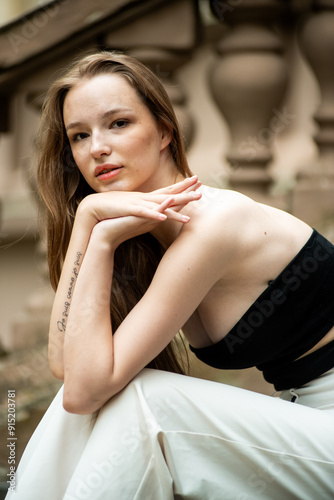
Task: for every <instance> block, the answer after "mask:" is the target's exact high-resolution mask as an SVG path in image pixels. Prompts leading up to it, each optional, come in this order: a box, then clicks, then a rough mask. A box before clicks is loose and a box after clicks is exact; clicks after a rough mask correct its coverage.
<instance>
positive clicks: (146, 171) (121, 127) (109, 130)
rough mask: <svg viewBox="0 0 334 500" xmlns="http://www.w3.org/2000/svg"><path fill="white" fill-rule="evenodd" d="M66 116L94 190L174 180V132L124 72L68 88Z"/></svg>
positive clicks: (83, 170) (81, 164)
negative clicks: (171, 151) (170, 151)
mask: <svg viewBox="0 0 334 500" xmlns="http://www.w3.org/2000/svg"><path fill="white" fill-rule="evenodd" d="M63 115H64V124H65V128H66V133H67V136H68V139H69V142H70V146H71V149H72V154H73V157H74V160H75V162H76V164H77V166H78V168H79V170H80V172H81V173H82V175H83V177H84V178H85V180H86V182H87V183H88V184H89V185H90V186H91V188H92V189H93V190H94V191H96V192H105V191H111V190H122V191H143V192H147V191H152V190H154V189H157V188H159V187H161V186H162V185H166V184H168V183H169V182H170V180H172V182H173V179H171V172H172V171H173V173H174V177H175V166H174V164H173V163H172V160H171V158H170V155H169V154H167V149H166V148H167V146H168V144H169V142H170V135H169V134H168V133H167V132H166V131H165V130H164V129H162V128H161V127H160V126H159V125H158V123H157V121H156V120H155V118H154V117H153V115H152V114H151V112H150V111H149V109H148V108H147V107H146V105H145V104H144V103H143V102H142V101H141V100H140V99H139V97H138V95H137V93H136V92H135V90H134V89H133V88H132V87H131V85H130V84H129V83H128V82H127V81H126V80H125V79H124V78H122V77H121V76H118V75H113V74H104V75H99V76H96V77H94V78H92V79H86V80H83V81H82V82H81V83H80V84H79V85H77V86H76V87H74V88H72V89H71V90H70V91H69V92H68V94H67V96H66V98H65V102H64V108H63Z"/></svg>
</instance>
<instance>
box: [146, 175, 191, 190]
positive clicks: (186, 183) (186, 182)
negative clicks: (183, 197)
mask: <svg viewBox="0 0 334 500" xmlns="http://www.w3.org/2000/svg"><path fill="white" fill-rule="evenodd" d="M197 182H198V177H197V175H193V176H192V177H186V178H185V179H183V180H182V181H180V182H177V183H175V184H172V185H171V186H166V187H164V188H161V189H157V190H156V191H153V193H159V194H160V193H165V194H169V193H171V194H174V193H182V191H184V190H185V189H188V188H189V187H190V186H192V185H193V184H196V183H197Z"/></svg>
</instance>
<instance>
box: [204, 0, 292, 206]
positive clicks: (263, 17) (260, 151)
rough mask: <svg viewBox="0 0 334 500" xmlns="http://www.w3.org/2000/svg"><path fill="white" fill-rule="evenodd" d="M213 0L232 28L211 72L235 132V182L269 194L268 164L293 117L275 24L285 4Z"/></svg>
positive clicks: (260, 196)
mask: <svg viewBox="0 0 334 500" xmlns="http://www.w3.org/2000/svg"><path fill="white" fill-rule="evenodd" d="M227 4H228V5H229V7H230V8H229V9H228V10H226V8H225V10H224V12H222V11H221V10H219V6H220V8H222V7H223V6H224V5H225V7H226V2H225V3H224V2H219V1H215V0H213V1H212V2H211V5H212V10H213V12H214V13H215V14H216V15H217V17H218V18H219V17H220V20H221V21H224V22H225V21H226V22H227V23H228V25H229V30H227V33H226V35H225V36H223V38H222V39H221V41H220V42H219V44H218V47H217V51H218V54H219V58H218V60H217V61H216V62H215V64H214V66H213V68H212V70H211V72H210V75H209V81H210V87H211V92H212V95H213V97H214V99H215V101H216V103H217V105H218V107H219V109H220V111H221V112H222V115H223V117H224V118H225V119H226V121H227V123H228V125H229V128H230V133H231V145H230V149H229V151H228V153H227V159H228V161H229V163H230V164H231V166H232V170H231V173H230V178H229V183H230V185H231V187H233V188H234V189H237V190H239V191H241V192H243V193H245V194H248V195H250V196H252V197H254V198H256V199H258V200H263V199H264V200H266V198H267V196H268V193H269V188H270V185H271V175H270V173H269V171H268V168H267V166H268V164H269V162H270V161H271V160H272V157H273V156H272V151H271V146H272V142H273V140H274V137H275V134H276V133H277V132H279V131H281V130H282V129H283V128H284V127H286V126H287V125H288V124H289V123H288V121H287V119H286V117H285V114H284V109H281V108H280V103H281V101H282V98H283V95H284V92H285V90H286V86H287V82H288V71H287V64H286V61H285V58H284V55H283V49H284V47H283V43H282V41H281V40H280V38H279V36H278V35H277V34H276V33H275V31H274V30H273V29H272V26H271V25H272V24H273V22H274V21H277V19H279V18H280V15H283V14H284V13H285V12H286V10H285V7H284V4H283V3H281V4H279V3H278V2H273V1H271V0H266V1H264V2H262V3H261V4H259V3H258V2H255V1H249V2H240V1H239V2H236V1H234V2H227Z"/></svg>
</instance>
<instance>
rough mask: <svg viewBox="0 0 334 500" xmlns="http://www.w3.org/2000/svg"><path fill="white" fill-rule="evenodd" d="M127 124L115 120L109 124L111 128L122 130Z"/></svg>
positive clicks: (124, 121) (123, 121) (126, 122)
mask: <svg viewBox="0 0 334 500" xmlns="http://www.w3.org/2000/svg"><path fill="white" fill-rule="evenodd" d="M128 124H129V122H128V121H127V120H116V121H115V122H113V123H112V124H111V128H124V127H126V126H127V125H128Z"/></svg>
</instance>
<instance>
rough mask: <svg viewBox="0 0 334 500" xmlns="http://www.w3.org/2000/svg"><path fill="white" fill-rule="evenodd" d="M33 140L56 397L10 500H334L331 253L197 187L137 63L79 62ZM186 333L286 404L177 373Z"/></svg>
mask: <svg viewBox="0 0 334 500" xmlns="http://www.w3.org/2000/svg"><path fill="white" fill-rule="evenodd" d="M41 130H42V143H41V155H40V162H39V169H38V181H39V190H40V194H41V197H42V199H43V201H44V204H45V207H46V210H47V238H48V239H47V241H48V252H49V267H50V278H51V282H52V284H53V286H54V288H55V289H56V297H55V302H54V306H53V311H52V316H51V323H50V342H49V357H50V366H51V369H52V371H53V373H54V374H55V376H56V377H58V378H60V379H63V380H64V386H63V389H62V390H61V391H60V393H59V394H58V395H57V396H56V398H55V400H54V402H53V403H52V405H51V407H50V408H49V410H48V412H47V413H46V415H45V417H44V418H43V420H42V422H41V423H40V425H39V427H38V428H37V430H36V432H35V434H34V436H33V437H32V439H31V441H30V443H29V445H28V447H27V449H26V452H25V454H24V456H23V458H22V460H21V464H20V467H19V470H18V473H17V476H16V479H15V481H16V484H15V491H12V492H10V493H9V495H8V499H11V500H17V499H19V500H21V499H22V500H23V499H24V500H30V499H31V500H38V499H45V498H48V500H58V499H65V500H74V499H90V500H91V499H94V500H95V499H96V500H97V499H99V500H107V499H109V498H117V499H119V500H130V499H131V500H132V499H136V500H149V499H152V500H160V499H173V498H178V499H181V498H182V499H183V498H189V499H201V500H203V499H204V498H208V499H210V500H221V499H222V498H224V499H226V500H227V499H231V500H232V499H238V500H246V499H253V498H257V499H259V498H263V499H270V500H275V499H277V500H282V499H284V500H289V499H297V498H298V499H302V500H307V499H310V500H311V499H312V500H314V499H315V498H321V499H323V500H324V499H330V498H331V499H332V498H333V495H334V481H333V472H334V436H333V424H334V403H333V392H334V391H333V381H334V370H333V366H334V363H333V361H334V286H333V280H334V246H333V245H332V244H331V243H330V242H329V241H327V240H326V239H325V238H323V237H322V236H321V235H320V234H319V233H317V231H315V230H312V228H310V227H309V226H308V225H307V224H305V223H304V222H302V221H300V220H298V219H296V218H295V217H293V216H292V215H290V214H288V213H284V212H282V211H280V210H277V209H275V208H272V207H269V206H264V205H262V204H259V203H256V202H254V201H252V200H251V199H249V198H247V197H245V196H243V195H241V194H239V193H237V192H233V191H229V190H217V189H213V188H209V187H205V186H201V185H200V183H199V182H198V180H197V177H196V176H193V177H192V176H191V173H190V171H189V168H188V165H187V161H186V157H185V153H184V149H183V145H182V139H181V136H180V132H179V128H178V125H177V122H176V119H175V115H174V112H173V109H172V107H171V104H170V102H169V99H168V97H167V95H166V93H165V91H164V88H163V86H162V85H161V83H160V82H159V81H158V79H157V78H156V77H155V76H154V75H153V74H152V73H151V72H150V71H149V70H148V69H147V68H146V67H144V66H143V65H142V64H140V63H139V62H138V61H136V60H134V59H133V58H131V57H128V56H125V55H122V54H115V53H107V52H104V53H101V54H97V55H92V56H88V57H85V58H84V59H82V60H80V61H79V62H77V63H76V64H75V65H74V66H73V67H72V68H71V69H70V70H69V71H68V73H67V74H66V75H65V76H64V77H63V78H61V79H60V80H58V81H57V82H56V83H55V84H54V85H53V86H52V88H51V89H50V91H49V94H48V96H47V99H46V103H45V106H44V112H43V120H42V126H41ZM209 165H210V153H209V152H208V168H209ZM180 329H182V331H183V333H184V336H185V337H186V339H187V340H188V342H189V344H190V346H191V349H192V350H193V351H194V352H195V354H196V355H197V356H198V357H199V358H200V359H201V360H203V361H204V362H205V363H207V364H209V365H212V366H215V367H218V368H219V367H220V368H245V367H250V366H257V367H258V368H259V369H260V370H262V371H263V373H264V376H265V378H266V379H267V380H268V381H269V382H272V383H273V384H274V385H275V388H276V389H277V391H282V392H281V396H280V398H278V397H276V398H274V397H269V396H265V395H261V394H256V393H252V392H250V391H245V390H242V389H238V388H234V387H229V386H226V385H223V384H218V383H214V382H209V381H204V380H199V379H195V378H191V377H187V376H184V375H182V374H181V373H182V367H181V361H182V354H181V355H178V354H177V351H176V350H175V346H174V347H173V344H174V343H175V341H173V339H174V337H175V336H176V334H177V332H178V331H179V330H180ZM177 346H179V347H180V342H178V343H176V347H177ZM147 367H148V368H147ZM152 368H153V369H152ZM171 371H173V372H176V373H168V372H171ZM12 489H13V490H14V487H13V488H12Z"/></svg>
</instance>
